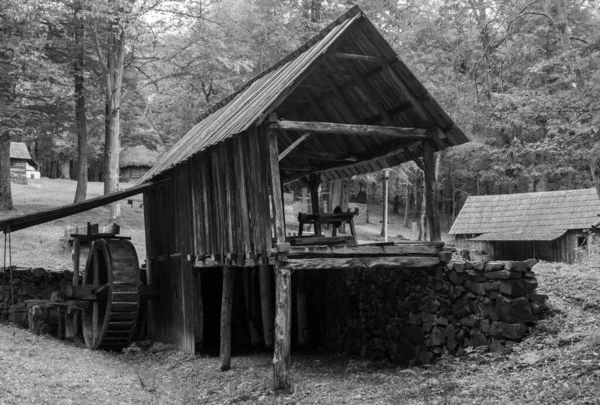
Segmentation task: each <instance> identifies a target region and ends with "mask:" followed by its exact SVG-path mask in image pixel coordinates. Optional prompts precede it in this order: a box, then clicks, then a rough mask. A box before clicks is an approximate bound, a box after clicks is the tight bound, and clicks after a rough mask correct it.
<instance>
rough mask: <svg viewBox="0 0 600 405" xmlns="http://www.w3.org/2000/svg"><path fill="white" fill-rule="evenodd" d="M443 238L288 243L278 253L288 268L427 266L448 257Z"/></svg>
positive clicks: (283, 266) (438, 262)
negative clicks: (345, 243) (347, 243)
mask: <svg viewBox="0 0 600 405" xmlns="http://www.w3.org/2000/svg"><path fill="white" fill-rule="evenodd" d="M451 257H452V250H450V249H446V248H445V247H444V243H443V242H406V243H395V244H367V245H356V246H291V247H290V249H289V251H287V252H285V253H283V254H280V255H279V257H278V258H279V261H280V262H281V267H282V268H286V269H290V270H302V269H338V268H373V267H408V268H424V267H425V268H427V267H432V266H436V265H438V264H440V263H442V262H448V261H450V259H451Z"/></svg>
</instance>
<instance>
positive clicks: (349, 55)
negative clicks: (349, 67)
mask: <svg viewBox="0 0 600 405" xmlns="http://www.w3.org/2000/svg"><path fill="white" fill-rule="evenodd" d="M331 56H333V57H334V58H338V59H352V60H360V61H363V62H372V63H386V62H387V61H386V60H385V59H384V58H380V57H377V56H371V55H359V54H354V53H344V52H335V53H332V54H331Z"/></svg>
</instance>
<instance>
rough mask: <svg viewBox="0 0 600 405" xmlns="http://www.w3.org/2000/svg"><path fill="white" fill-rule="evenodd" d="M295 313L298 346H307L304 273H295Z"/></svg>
mask: <svg viewBox="0 0 600 405" xmlns="http://www.w3.org/2000/svg"><path fill="white" fill-rule="evenodd" d="M296 313H297V317H298V345H299V346H300V347H304V346H306V345H307V344H308V338H309V335H308V319H307V299H306V289H305V273H304V272H303V271H298V272H296Z"/></svg>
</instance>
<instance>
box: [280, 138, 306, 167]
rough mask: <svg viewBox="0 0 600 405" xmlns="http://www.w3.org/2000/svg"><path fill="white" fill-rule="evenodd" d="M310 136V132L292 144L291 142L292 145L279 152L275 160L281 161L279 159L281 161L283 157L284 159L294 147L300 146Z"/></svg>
mask: <svg viewBox="0 0 600 405" xmlns="http://www.w3.org/2000/svg"><path fill="white" fill-rule="evenodd" d="M310 135H311V132H306V133H304V134H303V135H302V136H301V137H300V138H298V139H296V140H295V141H294V142H292V144H290V146H288V147H287V148H286V149H285V150H284V151H283V152H281V153H280V154H279V156H278V157H277V159H278V160H279V161H281V159H283V158H284V157H286V156H287V155H288V154H289V153H290V152H291V151H293V150H294V148H295V147H296V146H298V145H300V144H301V143H302V142H303V141H304V140H305V139H306V138H308V137H309V136H310Z"/></svg>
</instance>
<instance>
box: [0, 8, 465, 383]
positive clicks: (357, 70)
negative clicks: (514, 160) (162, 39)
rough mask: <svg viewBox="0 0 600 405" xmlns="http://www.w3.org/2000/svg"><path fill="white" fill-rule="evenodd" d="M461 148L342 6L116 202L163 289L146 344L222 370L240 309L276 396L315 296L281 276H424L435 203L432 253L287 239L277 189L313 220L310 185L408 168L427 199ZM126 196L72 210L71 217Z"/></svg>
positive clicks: (429, 101)
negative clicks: (302, 196)
mask: <svg viewBox="0 0 600 405" xmlns="http://www.w3.org/2000/svg"><path fill="white" fill-rule="evenodd" d="M465 142H468V139H467V137H466V136H465V135H464V133H463V132H462V131H461V130H460V128H458V127H457V126H456V125H455V124H454V123H453V121H452V120H451V119H450V118H449V117H448V115H447V114H446V113H445V112H444V110H443V109H442V108H441V107H440V105H439V104H438V103H437V102H436V100H435V99H434V98H433V97H432V96H431V95H430V94H429V92H428V91H427V90H426V89H425V87H424V86H423V85H422V84H421V83H420V82H419V80H417V78H416V77H415V76H414V74H413V73H412V72H411V71H410V70H409V69H408V67H407V66H406V65H405V64H404V62H402V60H401V59H399V57H398V56H397V55H396V53H395V52H394V51H393V49H392V48H391V46H390V45H389V44H388V43H387V42H386V40H385V39H384V38H383V37H382V35H381V34H380V33H379V32H378V31H377V29H376V28H375V27H374V25H373V24H372V23H371V22H370V21H369V19H368V18H367V17H366V16H365V15H364V13H363V12H362V11H361V9H360V8H359V7H353V8H352V9H350V10H349V11H348V12H346V13H345V14H344V15H342V16H340V17H339V18H338V19H337V20H335V21H334V22H333V23H332V24H330V25H329V26H327V27H326V28H325V29H324V30H323V31H321V32H320V33H319V34H318V35H317V36H315V37H314V38H312V39H311V40H309V41H308V42H307V43H306V44H304V45H303V46H301V47H300V48H298V49H297V50H296V51H294V52H292V53H291V54H289V55H288V56H286V57H285V58H283V59H282V60H281V61H279V62H278V63H276V64H275V65H273V66H272V67H270V68H269V69H267V70H265V71H264V72H262V73H260V74H259V75H257V76H256V77H254V78H253V79H252V80H250V81H249V82H247V83H246V84H245V85H243V86H242V87H241V88H240V89H238V90H237V91H236V92H234V93H233V94H231V95H229V96H227V97H225V98H224V99H222V100H221V101H219V102H218V103H217V104H215V105H214V106H212V107H211V108H209V109H208V110H207V111H205V112H204V113H203V114H202V115H201V116H200V121H199V123H198V124H197V125H196V126H194V127H193V128H192V129H191V130H190V131H189V132H188V133H187V134H186V135H185V136H183V138H182V139H181V140H180V141H179V142H178V143H177V144H176V145H175V146H174V147H173V148H172V149H171V150H170V151H168V152H167V153H165V154H164V155H163V156H162V157H161V158H160V159H159V161H158V162H157V163H156V164H155V165H154V166H153V167H152V169H151V170H149V171H148V172H147V173H146V174H145V175H144V176H143V177H142V178H141V179H140V180H139V181H138V184H137V186H136V187H135V188H133V189H131V190H128V191H127V195H129V194H131V193H134V192H135V191H137V192H143V194H144V211H145V226H146V251H147V261H146V264H147V282H148V284H150V285H154V286H157V288H158V289H159V290H160V294H159V296H160V298H159V300H158V301H148V308H147V314H148V334H149V336H150V337H152V338H154V339H156V340H159V341H163V342H169V343H173V344H175V345H176V346H177V347H179V348H181V349H182V350H185V351H188V352H195V351H197V350H198V348H199V346H200V345H209V344H210V343H211V342H210V341H211V339H215V337H216V339H217V340H218V343H219V344H220V352H221V356H222V357H223V358H224V360H223V368H224V369H226V368H228V367H229V361H230V360H229V359H230V353H231V339H232V323H233V328H236V324H239V322H238V323H236V319H235V318H236V316H237V315H236V314H238V315H240V313H241V315H240V316H244V311H245V318H246V321H247V322H246V323H247V324H248V326H247V328H246V331H249V332H248V333H249V335H250V339H251V341H252V343H253V344H258V345H262V346H266V347H274V349H275V359H274V367H275V372H274V374H275V380H276V382H275V386H276V387H284V386H287V385H288V384H289V381H288V377H287V370H288V367H289V352H290V344H291V340H292V339H291V330H292V329H294V330H296V329H297V330H300V331H302V330H303V329H304V327H303V325H302V324H303V323H306V322H310V320H307V319H305V316H302V315H301V312H302V311H301V309H302V307H303V306H305V305H307V303H306V302H303V301H302V299H297V300H296V299H295V300H296V301H295V302H296V304H295V305H296V308H297V309H298V315H294V316H292V315H291V305H292V295H293V292H295V293H296V294H299V295H301V293H302V291H304V290H305V289H311V288H313V286H308V285H305V284H304V282H303V281H302V274H303V271H296V272H295V276H294V280H295V283H296V285H295V286H292V284H291V272H292V270H307V269H321V270H326V269H331V268H336V269H340V268H348V267H351V268H374V267H398V266H400V267H402V266H404V267H431V266H435V265H437V264H439V263H440V259H439V257H438V256H437V253H438V251H439V247H440V245H441V243H440V242H435V241H439V240H440V231H439V221H438V220H437V218H435V215H434V210H433V208H432V207H433V204H428V210H427V214H428V217H429V221H428V222H429V234H430V237H431V240H432V241H434V242H431V244H428V243H425V244H423V243H421V244H412V245H402V246H385V247H381V246H360V245H358V246H357V245H356V244H355V243H353V241H348V240H344V239H343V238H341V239H340V237H325V236H324V235H320V232H319V229H320V226H319V225H320V223H321V222H323V223H326V222H327V221H329V222H331V221H334V222H335V221H336V220H339V221H341V220H348V215H349V214H347V213H341V214H322V215H321V214H316V215H314V216H312V217H306V218H307V219H309V220H310V221H312V222H313V223H314V227H315V233H316V235H315V236H313V237H312V238H302V237H296V238H294V237H291V238H290V237H286V235H287V234H288V233H290V232H296V229H287V228H286V224H285V215H284V205H283V198H282V194H283V190H292V189H295V188H299V187H307V188H308V189H309V190H311V201H312V205H313V212H314V213H319V212H320V211H319V207H318V191H317V190H318V187H319V184H320V182H322V181H324V180H335V179H341V178H347V177H350V176H353V175H358V174H361V173H368V172H372V171H378V170H381V169H384V168H388V167H392V166H397V165H400V164H402V163H404V162H410V161H412V162H415V163H416V164H417V165H418V166H419V167H420V168H421V169H422V170H423V171H424V174H425V187H426V193H425V195H426V198H427V199H428V200H429V201H432V199H433V195H434V187H435V180H434V171H435V157H434V153H435V152H437V151H441V150H444V149H446V148H448V147H451V146H454V145H459V144H462V143H465ZM125 195H126V194H125V193H121V194H119V195H110V196H105V197H102V198H100V199H96V200H95V201H92V202H89V201H88V202H86V203H83V204H87V205H81V204H80V205H77V204H76V205H74V206H72V207H71V208H69V210H68V213H69V214H72V213H74V212H77V211H81V210H83V209H89V208H92V207H93V206H97V205H100V204H105V203H106V202H108V201H109V200H115V199H117V198H118V197H119V196H120V197H121V198H123V197H124V196H125ZM65 214H66V212H65V211H64V210H63V211H61V212H60V213H53V214H52V215H46V217H45V218H44V219H39V218H38V219H37V220H36V221H37V223H39V221H42V220H43V221H45V220H51V219H56V218H57V217H58V216H60V215H62V216H64V215H65ZM335 215H338V216H337V217H336V216H335ZM32 223H34V222H31V221H30V224H32ZM24 224H25V222H19V221H13V222H12V224H11V225H12V226H13V228H12V229H13V230H15V229H20V228H23V227H24V226H25V225H24ZM3 229H4V230H5V231H6V226H5V227H4V228H3ZM354 242H355V241H354ZM340 243H341V244H340ZM292 288H293V289H292ZM236 308H237V309H236ZM240 308H242V309H241V310H239V309H240ZM244 308H245V309H244ZM232 313H233V321H232ZM256 313H258V316H255V314H256ZM292 318H293V319H294V321H293V322H292ZM292 324H293V325H292ZM300 335H301V333H300ZM237 336H239V334H238V333H233V339H234V340H235V339H236V337H237ZM219 337H220V338H219ZM298 339H299V340H301V337H299V338H298Z"/></svg>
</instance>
